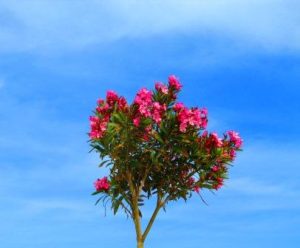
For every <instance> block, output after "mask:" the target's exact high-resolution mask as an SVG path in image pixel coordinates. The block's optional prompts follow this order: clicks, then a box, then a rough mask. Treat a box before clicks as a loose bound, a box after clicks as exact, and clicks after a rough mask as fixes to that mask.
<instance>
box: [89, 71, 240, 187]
mask: <svg viewBox="0 0 300 248" xmlns="http://www.w3.org/2000/svg"><path fill="white" fill-rule="evenodd" d="M181 88H182V84H181V83H180V81H179V79H178V78H177V77H175V76H174V75H171V76H169V77H168V83H167V84H163V83H161V82H156V83H155V90H153V91H150V90H148V89H146V88H142V89H140V90H139V91H138V92H137V94H136V96H135V98H134V101H133V103H132V104H131V105H128V104H127V102H126V100H125V98H124V97H119V96H118V95H117V93H115V92H114V91H108V92H107V94H106V99H105V100H102V99H99V100H98V102H97V107H96V111H95V115H94V116H91V117H90V126H91V131H90V133H89V136H90V138H91V141H92V142H95V145H97V144H98V143H97V142H99V143H100V145H101V146H103V147H104V148H105V145H107V146H109V147H108V148H107V151H108V152H107V153H106V154H109V152H111V150H110V149H116V152H115V153H114V156H118V154H121V153H122V152H123V150H124V147H125V146H126V142H127V140H126V142H125V141H123V140H122V139H124V138H123V137H131V133H130V134H129V135H124V136H123V137H121V136H118V135H119V134H118V132H119V130H122V132H123V130H124V128H123V129H122V125H121V124H120V123H119V121H122V120H125V123H124V127H125V126H126V127H128V124H130V125H132V126H131V127H130V128H128V129H127V128H126V129H125V130H129V131H130V132H132V134H133V135H132V139H136V140H134V142H135V143H138V142H140V141H141V142H143V143H142V145H141V146H140V147H143V149H144V150H142V151H140V153H135V152H132V153H131V154H143V156H145V157H143V158H142V159H141V160H143V161H144V160H145V161H148V160H151V159H158V160H159V159H166V160H168V156H170V158H169V160H170V161H171V160H172V159H174V160H176V159H183V158H186V157H192V156H194V157H197V156H198V157H197V160H195V161H194V163H195V164H197V163H198V164H200V166H203V168H204V169H202V168H201V170H198V172H199V171H201V173H200V172H199V173H198V172H197V171H194V172H193V170H195V168H187V172H189V173H187V172H184V173H183V174H182V173H180V170H182V171H184V169H180V168H178V171H176V170H177V169H176V168H175V169H174V168H173V169H174V170H173V171H172V170H170V171H169V174H172V173H174V175H179V177H180V179H178V180H180V182H181V183H180V184H181V185H182V186H184V187H185V190H186V189H189V190H191V191H195V192H197V193H199V191H200V188H202V187H209V188H210V189H211V188H213V189H216V190H218V189H219V188H221V186H222V185H223V183H224V179H225V178H226V173H227V170H228V166H227V165H228V164H229V163H231V162H232V161H233V160H234V159H235V157H236V152H237V151H239V150H240V148H241V146H242V143H243V141H242V139H241V138H240V136H239V134H238V133H236V132H234V131H228V132H226V133H225V134H224V136H223V137H219V136H218V134H217V133H216V132H211V133H208V132H207V131H206V130H204V132H203V133H202V134H201V135H200V134H199V131H200V130H203V129H206V127H207V124H208V118H207V109H206V108H195V107H194V108H188V107H186V106H185V105H184V104H183V103H181V102H176V98H177V94H178V92H179V91H180V90H181ZM120 114H122V115H120ZM112 116H113V117H112ZM120 116H122V118H119V117H120ZM117 120H118V122H117ZM114 121H116V123H111V122H114ZM109 123H111V124H113V125H111V126H110V128H109V130H107V129H108V124H109ZM116 126H118V130H117V131H116V129H114V127H116ZM134 127H135V128H134ZM168 128H172V130H167V131H168V132H165V131H164V130H166V129H168ZM162 130H163V132H161V131H162ZM106 132H109V134H110V135H107V136H106V137H107V138H108V139H103V143H105V142H108V143H109V144H103V143H101V142H102V138H103V137H104V136H105V134H106ZM164 133H168V135H170V136H171V137H169V136H168V137H166V136H165V137H162V136H160V135H161V134H162V135H164ZM113 136H116V139H115V141H116V142H118V143H115V144H112V142H111V139H110V137H113ZM178 137H179V139H177V138H178ZM169 138H170V141H167V140H168V139H169ZM180 139H182V140H187V141H188V142H187V143H186V144H188V145H186V146H185V148H183V146H180V144H177V143H180ZM153 140H157V141H159V143H163V142H166V143H167V142H172V141H175V142H174V143H176V146H177V147H176V149H177V151H176V152H174V151H175V149H174V150H173V147H172V145H173V143H172V145H170V144H168V145H167V146H165V147H169V148H168V149H169V150H168V151H167V152H166V153H164V154H163V156H157V155H156V154H157V153H158V154H159V153H160V152H161V151H159V149H158V148H157V147H155V148H153V147H151V145H152V144H154V143H155V144H156V146H157V145H158V143H157V142H152V141H153ZM148 141H150V142H148ZM121 142H123V143H121ZM151 142H152V143H151ZM124 144H125V145H124ZM148 145H149V148H147V149H145V148H144V147H146V146H148ZM193 145H195V147H193V148H190V150H184V149H186V148H187V149H189V148H188V146H190V147H192V146H193ZM95 147H97V146H95ZM132 147H135V146H134V145H132ZM163 147H164V146H163ZM194 148H195V149H194ZM117 149H119V150H117ZM122 149H123V150H122ZM136 149H139V148H136ZM151 149H153V151H154V152H152V153H151ZM162 149H164V148H162ZM181 149H182V151H181ZM178 150H179V151H178ZM146 151H147V152H148V153H149V154H152V155H151V156H152V157H150V158H147V156H148V155H147V154H146ZM193 151H201V153H197V154H194V155H191V153H192V152H193ZM144 153H145V154H144ZM153 154H154V155H153ZM174 154H175V155H174ZM185 154H187V155H185ZM198 154H201V155H198ZM181 155H183V156H182V157H181ZM165 156H166V157H167V158H165ZM135 159H136V158H135ZM147 159H148V160H147ZM157 162H158V161H156V163H157ZM176 163H177V162H174V164H175V165H176ZM181 163H182V161H180V162H178V164H181ZM183 163H184V162H183ZM161 164H165V163H164V161H163V162H161ZM162 168H163V167H162ZM198 169H199V168H198ZM157 170H161V168H158V169H157ZM166 171H168V169H166ZM195 173H196V174H195ZM138 174H139V173H137V175H138ZM120 178H122V177H120ZM171 185H174V187H175V188H176V187H178V186H176V185H177V184H176V183H174V184H171ZM208 185H209V186H208ZM109 186H110V185H109V182H108V180H107V178H106V177H104V178H102V179H98V180H97V181H96V182H95V187H96V189H97V191H104V192H106V191H107V190H108V189H109Z"/></svg>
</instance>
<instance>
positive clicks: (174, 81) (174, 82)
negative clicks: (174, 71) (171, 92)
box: [168, 75, 182, 90]
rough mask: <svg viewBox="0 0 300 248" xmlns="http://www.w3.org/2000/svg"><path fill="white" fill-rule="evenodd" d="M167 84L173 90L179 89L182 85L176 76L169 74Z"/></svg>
mask: <svg viewBox="0 0 300 248" xmlns="http://www.w3.org/2000/svg"><path fill="white" fill-rule="evenodd" d="M168 79H169V86H170V87H171V88H173V89H175V90H180V89H181V88H182V85H181V84H180V82H179V80H178V78H176V77H175V76H174V75H170V76H169V78H168Z"/></svg>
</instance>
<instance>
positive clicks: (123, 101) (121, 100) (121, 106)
mask: <svg viewBox="0 0 300 248" xmlns="http://www.w3.org/2000/svg"><path fill="white" fill-rule="evenodd" d="M118 107H119V109H120V110H125V109H126V108H128V105H127V101H126V99H125V98H124V97H120V98H119V99H118Z"/></svg>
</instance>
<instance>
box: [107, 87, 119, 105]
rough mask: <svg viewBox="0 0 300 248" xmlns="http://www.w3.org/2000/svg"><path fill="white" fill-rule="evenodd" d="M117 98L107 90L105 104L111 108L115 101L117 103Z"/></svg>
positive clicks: (112, 92)
mask: <svg viewBox="0 0 300 248" xmlns="http://www.w3.org/2000/svg"><path fill="white" fill-rule="evenodd" d="M118 99H119V97H118V95H117V93H116V92H114V91H112V90H109V91H107V93H106V102H107V103H108V105H110V106H112V105H113V104H114V103H115V102H116V101H118Z"/></svg>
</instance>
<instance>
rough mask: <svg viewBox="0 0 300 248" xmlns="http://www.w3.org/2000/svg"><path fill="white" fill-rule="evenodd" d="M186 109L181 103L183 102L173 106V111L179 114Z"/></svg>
mask: <svg viewBox="0 0 300 248" xmlns="http://www.w3.org/2000/svg"><path fill="white" fill-rule="evenodd" d="M184 108H185V106H184V104H183V103H181V102H177V103H175V104H174V106H173V109H174V110H175V111H176V112H179V111H181V110H183V109H184Z"/></svg>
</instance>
